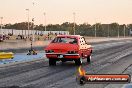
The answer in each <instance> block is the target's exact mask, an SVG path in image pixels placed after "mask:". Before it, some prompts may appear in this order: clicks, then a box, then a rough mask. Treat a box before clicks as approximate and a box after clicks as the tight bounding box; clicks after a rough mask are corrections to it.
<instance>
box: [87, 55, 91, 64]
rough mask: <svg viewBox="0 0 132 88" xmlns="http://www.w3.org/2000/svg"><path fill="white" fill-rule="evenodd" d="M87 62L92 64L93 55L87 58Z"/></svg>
mask: <svg viewBox="0 0 132 88" xmlns="http://www.w3.org/2000/svg"><path fill="white" fill-rule="evenodd" d="M87 62H88V63H90V62H91V55H90V56H88V57H87Z"/></svg>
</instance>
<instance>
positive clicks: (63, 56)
mask: <svg viewBox="0 0 132 88" xmlns="http://www.w3.org/2000/svg"><path fill="white" fill-rule="evenodd" d="M45 53H46V57H47V58H48V59H49V65H50V66H51V65H56V61H62V62H66V61H75V64H76V65H81V64H82V59H85V58H86V59H87V62H88V63H89V62H90V59H91V53H92V47H91V45H89V44H87V42H86V41H85V38H84V37H83V36H80V35H58V36H57V37H56V38H55V39H54V40H53V41H52V42H51V43H50V44H49V45H48V46H47V47H46V48H45Z"/></svg>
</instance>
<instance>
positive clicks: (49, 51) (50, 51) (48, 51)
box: [45, 50, 54, 53]
mask: <svg viewBox="0 0 132 88" xmlns="http://www.w3.org/2000/svg"><path fill="white" fill-rule="evenodd" d="M45 52H46V53H53V52H54V51H53V50H45Z"/></svg>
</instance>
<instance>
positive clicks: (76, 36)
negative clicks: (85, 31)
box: [57, 35, 82, 38]
mask: <svg viewBox="0 0 132 88" xmlns="http://www.w3.org/2000/svg"><path fill="white" fill-rule="evenodd" d="M57 37H75V38H80V37H82V36H80V35H57Z"/></svg>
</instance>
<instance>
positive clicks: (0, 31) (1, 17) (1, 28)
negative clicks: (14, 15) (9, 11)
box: [0, 17, 3, 34]
mask: <svg viewBox="0 0 132 88" xmlns="http://www.w3.org/2000/svg"><path fill="white" fill-rule="evenodd" d="M0 19H1V30H0V34H2V33H1V32H2V26H3V24H2V20H3V17H0Z"/></svg>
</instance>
